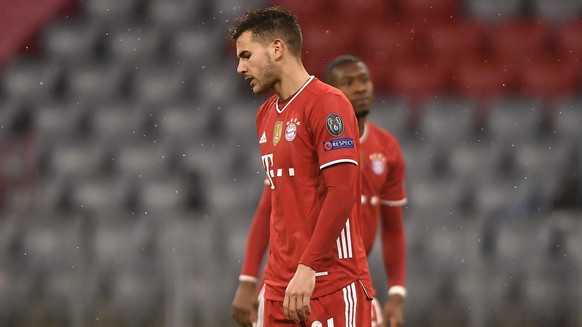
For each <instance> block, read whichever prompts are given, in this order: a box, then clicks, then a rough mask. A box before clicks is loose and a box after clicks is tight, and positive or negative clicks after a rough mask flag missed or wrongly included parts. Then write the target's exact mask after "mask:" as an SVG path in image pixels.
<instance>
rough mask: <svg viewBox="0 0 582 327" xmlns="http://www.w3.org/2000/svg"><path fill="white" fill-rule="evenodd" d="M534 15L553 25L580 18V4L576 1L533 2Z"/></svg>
mask: <svg viewBox="0 0 582 327" xmlns="http://www.w3.org/2000/svg"><path fill="white" fill-rule="evenodd" d="M533 11H534V15H536V16H537V17H539V18H541V19H544V20H548V21H551V22H554V23H561V22H563V21H565V20H568V19H571V18H577V17H580V14H582V2H580V1H578V0H560V1H552V0H535V1H533Z"/></svg>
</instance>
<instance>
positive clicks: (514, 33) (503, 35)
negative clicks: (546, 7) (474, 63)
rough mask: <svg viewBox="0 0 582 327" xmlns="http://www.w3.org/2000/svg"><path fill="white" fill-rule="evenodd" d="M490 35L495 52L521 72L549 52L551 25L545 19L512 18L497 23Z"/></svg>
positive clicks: (492, 48)
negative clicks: (524, 67)
mask: <svg viewBox="0 0 582 327" xmlns="http://www.w3.org/2000/svg"><path fill="white" fill-rule="evenodd" d="M489 35H490V40H491V50H492V52H493V54H494V55H496V56H499V58H500V59H502V60H504V61H506V62H508V63H509V64H510V65H512V67H513V69H515V70H516V71H518V72H519V71H520V69H521V68H522V67H523V66H527V65H528V64H529V63H530V62H531V61H532V60H534V59H535V58H536V57H538V56H540V55H544V54H546V53H548V52H549V48H550V43H549V42H550V36H551V27H550V23H549V22H547V21H543V20H534V19H532V18H522V19H511V20H508V21H505V22H502V23H499V24H497V25H495V26H494V27H493V28H492V30H491V31H490V33H489Z"/></svg>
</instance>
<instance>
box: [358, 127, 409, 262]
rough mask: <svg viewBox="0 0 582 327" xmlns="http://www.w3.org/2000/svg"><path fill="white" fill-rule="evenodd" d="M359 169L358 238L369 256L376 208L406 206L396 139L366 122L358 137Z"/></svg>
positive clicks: (400, 160) (400, 159)
mask: <svg viewBox="0 0 582 327" xmlns="http://www.w3.org/2000/svg"><path fill="white" fill-rule="evenodd" d="M360 153H361V158H360V168H361V170H362V219H363V222H364V226H363V228H362V237H363V241H364V247H365V249H366V253H368V254H369V253H370V251H371V249H372V246H373V245H374V241H375V239H376V232H377V231H378V220H379V219H378V218H379V215H380V206H381V205H388V206H401V205H404V204H406V192H405V190H404V158H403V156H402V152H401V151H400V146H399V144H398V141H397V139H396V137H394V136H393V135H392V134H390V133H389V132H387V131H385V130H383V129H381V128H379V127H378V126H376V125H374V124H372V123H370V122H367V123H366V125H365V129H364V134H363V135H362V137H361V138H360Z"/></svg>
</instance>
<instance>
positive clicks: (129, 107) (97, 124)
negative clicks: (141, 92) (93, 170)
mask: <svg viewBox="0 0 582 327" xmlns="http://www.w3.org/2000/svg"><path fill="white" fill-rule="evenodd" d="M92 107H93V108H92V109H93V112H92V114H91V120H90V131H91V132H92V133H94V135H95V136H97V137H98V138H99V139H101V140H103V142H105V143H108V144H110V145H111V146H113V145H115V144H119V143H127V142H131V141H134V140H139V139H143V138H144V132H145V131H146V122H147V119H148V115H147V112H146V111H145V110H143V109H142V108H141V107H140V106H138V105H136V104H135V103H129V102H109V103H107V102H106V103H99V104H95V105H93V106H92Z"/></svg>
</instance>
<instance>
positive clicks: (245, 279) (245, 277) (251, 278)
mask: <svg viewBox="0 0 582 327" xmlns="http://www.w3.org/2000/svg"><path fill="white" fill-rule="evenodd" d="M238 281H239V282H251V283H256V282H257V281H258V279H257V277H254V276H249V275H240V276H238Z"/></svg>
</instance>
